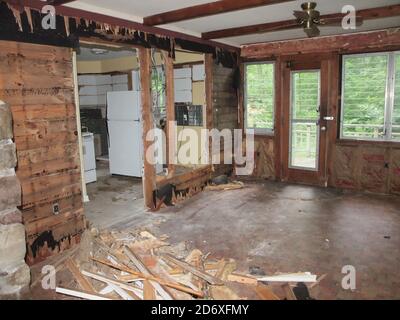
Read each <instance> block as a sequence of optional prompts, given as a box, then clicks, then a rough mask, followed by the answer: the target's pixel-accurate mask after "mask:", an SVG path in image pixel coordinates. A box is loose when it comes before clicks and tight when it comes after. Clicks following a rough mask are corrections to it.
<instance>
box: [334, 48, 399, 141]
mask: <svg viewBox="0 0 400 320" xmlns="http://www.w3.org/2000/svg"><path fill="white" fill-rule="evenodd" d="M342 82H343V83H342V90H343V93H342V121H341V138H344V139H355V140H376V141H392V140H393V141H395V140H398V141H400V53H396V52H386V53H373V54H362V55H348V56H344V57H343V79H342Z"/></svg>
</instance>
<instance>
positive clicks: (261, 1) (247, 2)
mask: <svg viewBox="0 0 400 320" xmlns="http://www.w3.org/2000/svg"><path fill="white" fill-rule="evenodd" d="M289 1H293V0H219V1H215V2H210V3H205V4H200V5H197V6H192V7H186V8H183V9H177V10H172V11H168V12H163V13H160V14H155V15H152V16H148V17H145V18H144V19H143V23H144V24H145V25H147V26H155V25H160V24H168V23H172V22H178V21H184V20H190V19H195V18H202V17H207V16H212V15H216V14H221V13H227V12H232V11H238V10H244V9H250V8H256V7H261V6H269V5H272V4H279V3H283V2H289Z"/></svg>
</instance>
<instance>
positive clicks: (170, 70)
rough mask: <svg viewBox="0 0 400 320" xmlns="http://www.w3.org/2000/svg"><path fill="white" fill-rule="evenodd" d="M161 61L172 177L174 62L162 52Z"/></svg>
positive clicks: (173, 149)
mask: <svg viewBox="0 0 400 320" xmlns="http://www.w3.org/2000/svg"><path fill="white" fill-rule="evenodd" d="M162 56H163V60H164V63H165V82H166V91H165V94H166V101H167V103H166V109H167V110H166V112H167V126H166V136H167V163H168V174H171V175H173V174H174V172H175V164H174V163H176V161H175V155H176V141H175V132H173V133H171V132H170V130H171V129H172V126H171V124H172V123H175V90H174V84H175V80H174V61H173V59H172V58H171V57H170V56H169V54H168V52H165V51H162Z"/></svg>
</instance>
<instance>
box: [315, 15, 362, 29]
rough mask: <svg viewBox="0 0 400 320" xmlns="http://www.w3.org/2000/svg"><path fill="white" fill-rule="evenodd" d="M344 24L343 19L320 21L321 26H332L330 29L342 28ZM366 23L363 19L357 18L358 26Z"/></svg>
mask: <svg viewBox="0 0 400 320" xmlns="http://www.w3.org/2000/svg"><path fill="white" fill-rule="evenodd" d="M342 22H343V18H342V17H337V18H326V19H321V20H320V26H322V27H323V26H330V27H335V26H337V27H341V26H342ZM363 23H364V19H363V17H356V26H357V27H361V26H362V25H363Z"/></svg>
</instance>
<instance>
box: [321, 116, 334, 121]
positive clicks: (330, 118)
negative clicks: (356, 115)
mask: <svg viewBox="0 0 400 320" xmlns="http://www.w3.org/2000/svg"><path fill="white" fill-rule="evenodd" d="M324 120H325V121H333V120H335V117H324Z"/></svg>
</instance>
